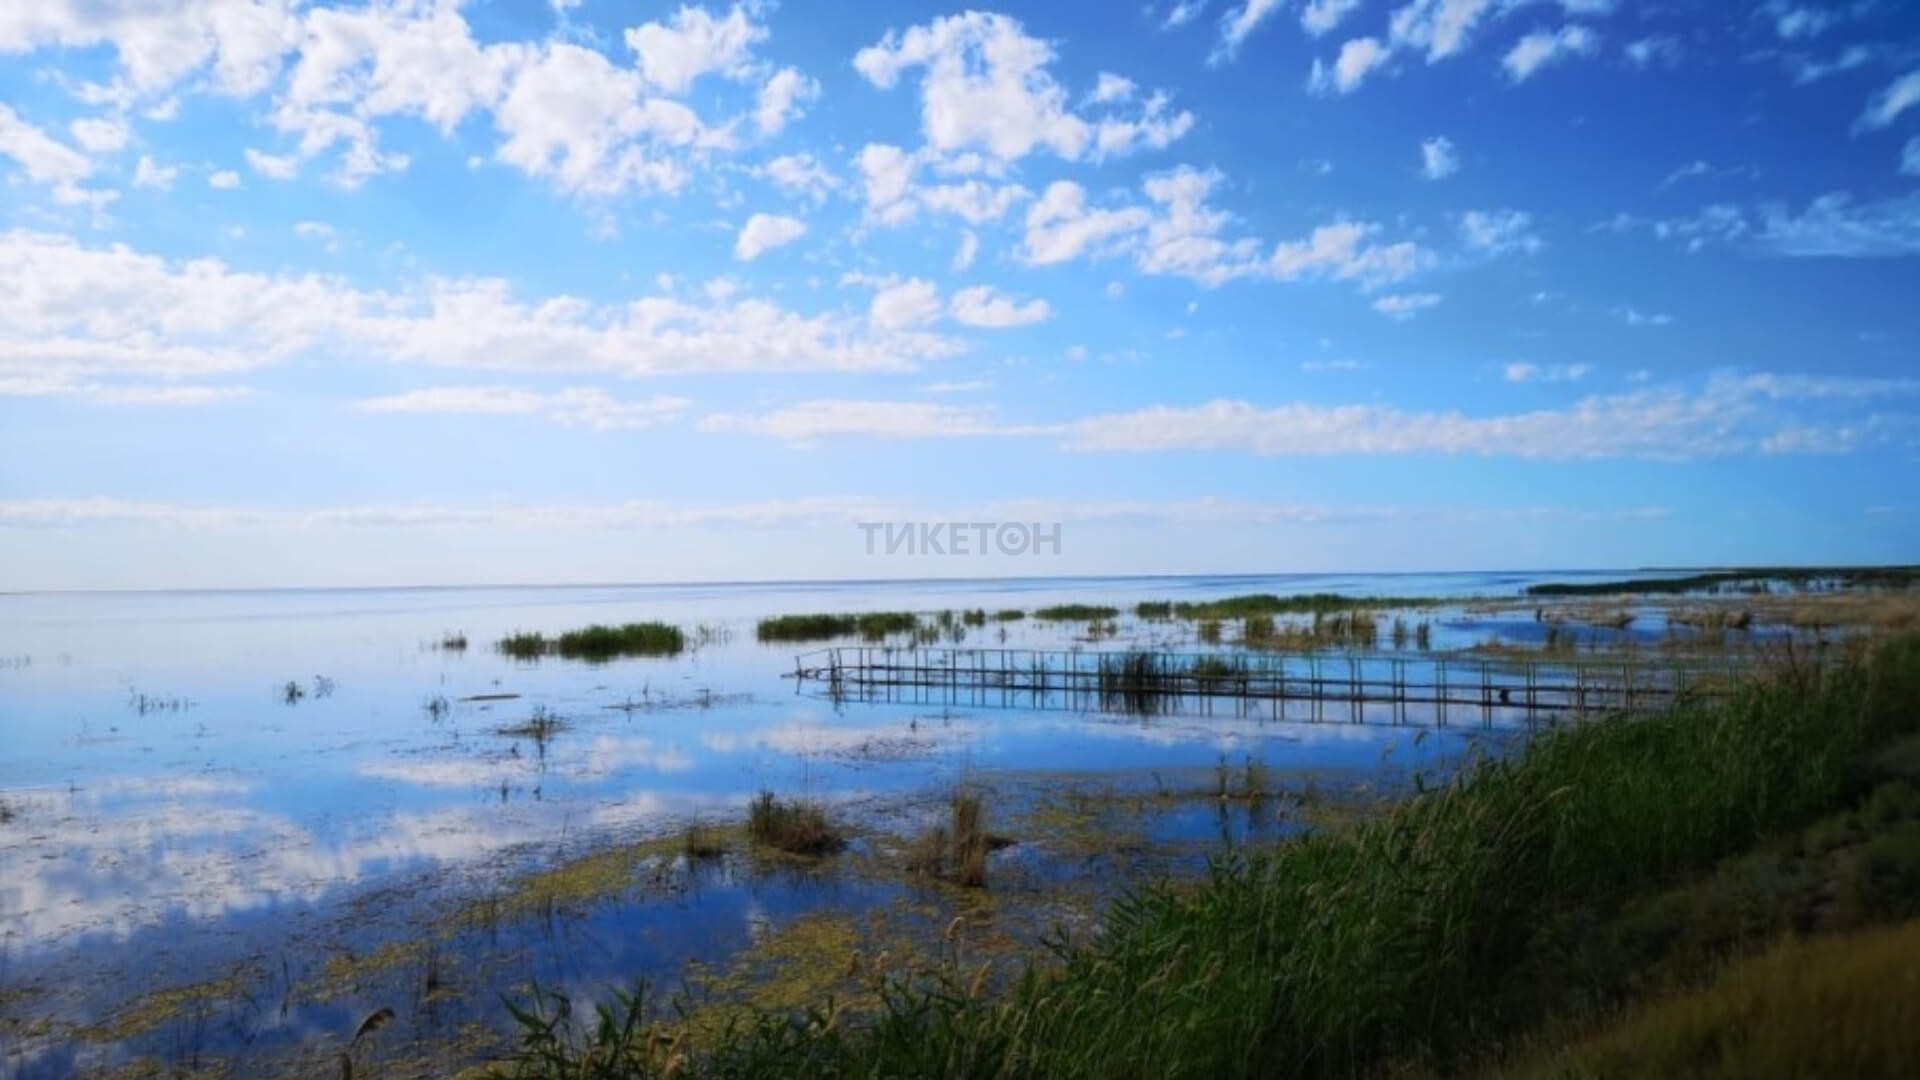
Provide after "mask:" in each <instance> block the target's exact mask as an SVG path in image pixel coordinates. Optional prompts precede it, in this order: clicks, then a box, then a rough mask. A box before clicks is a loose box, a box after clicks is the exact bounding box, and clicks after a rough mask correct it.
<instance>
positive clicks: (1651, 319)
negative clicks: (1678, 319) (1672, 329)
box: [1613, 304, 1673, 326]
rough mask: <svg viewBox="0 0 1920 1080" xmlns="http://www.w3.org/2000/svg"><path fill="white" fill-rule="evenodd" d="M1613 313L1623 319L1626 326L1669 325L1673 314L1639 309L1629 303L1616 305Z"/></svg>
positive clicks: (1671, 322)
mask: <svg viewBox="0 0 1920 1080" xmlns="http://www.w3.org/2000/svg"><path fill="white" fill-rule="evenodd" d="M1613 310H1614V314H1616V315H1618V316H1620V318H1621V319H1623V320H1625V322H1626V324H1627V325H1628V326H1671V325H1672V324H1673V316H1671V315H1668V314H1666V313H1665V312H1660V311H1641V310H1640V309H1639V308H1637V307H1634V306H1633V305H1631V304H1627V305H1624V306H1621V307H1617V308H1615V309H1613Z"/></svg>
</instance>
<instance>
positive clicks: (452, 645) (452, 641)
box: [440, 630, 467, 652]
mask: <svg viewBox="0 0 1920 1080" xmlns="http://www.w3.org/2000/svg"><path fill="white" fill-rule="evenodd" d="M440 648H441V649H443V650H445V651H447V652H466V651H467V632H466V631H465V630H456V631H451V632H449V633H445V634H442V635H440Z"/></svg>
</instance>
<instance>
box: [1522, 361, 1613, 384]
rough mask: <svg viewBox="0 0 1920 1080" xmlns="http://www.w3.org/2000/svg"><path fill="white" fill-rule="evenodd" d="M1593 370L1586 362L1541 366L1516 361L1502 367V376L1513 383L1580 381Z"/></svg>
mask: <svg viewBox="0 0 1920 1080" xmlns="http://www.w3.org/2000/svg"><path fill="white" fill-rule="evenodd" d="M1592 370H1593V368H1592V367H1590V366H1589V365H1586V364H1550V365H1548V366H1546V367H1541V366H1540V365H1538V364H1528V363H1515V364H1508V365H1507V366H1506V367H1504V368H1502V369H1501V377H1502V378H1504V379H1506V380H1507V381H1508V382H1511V383H1524V382H1578V381H1580V380H1581V379H1584V378H1586V377H1587V375H1588V373H1589V372H1591V371H1592Z"/></svg>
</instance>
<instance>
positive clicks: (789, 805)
mask: <svg viewBox="0 0 1920 1080" xmlns="http://www.w3.org/2000/svg"><path fill="white" fill-rule="evenodd" d="M747 835H748V836H750V837H752V838H753V841H754V842H755V843H757V844H764V845H766V846H767V847H770V848H774V849H776V850H778V851H784V852H786V853H788V854H790V855H831V854H833V853H834V852H837V851H839V850H841V849H842V848H844V847H846V846H847V840H846V837H845V836H843V835H841V833H840V831H839V830H838V829H836V828H835V827H834V825H833V822H832V821H831V820H829V819H828V818H827V812H826V810H825V809H823V808H822V807H821V806H820V805H819V804H817V803H813V802H808V801H804V800H799V799H794V800H784V799H781V798H780V797H778V796H776V795H775V794H774V793H773V792H771V791H762V792H761V793H760V794H759V796H757V797H756V798H755V799H754V800H753V804H752V805H751V806H750V807H748V809H747Z"/></svg>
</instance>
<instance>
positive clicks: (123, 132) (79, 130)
mask: <svg viewBox="0 0 1920 1080" xmlns="http://www.w3.org/2000/svg"><path fill="white" fill-rule="evenodd" d="M67 131H68V132H70V133H71V134H72V135H73V141H74V142H77V143H79V144H80V145H81V146H84V147H86V148H87V149H88V150H89V151H91V152H92V153H95V154H107V153H112V152H113V151H115V150H118V149H120V148H122V147H124V146H126V145H127V136H128V134H129V132H128V131H127V124H126V121H124V120H121V119H119V118H118V117H94V116H88V117H82V118H81V119H79V120H75V121H74V122H73V123H71V124H68V125H67Z"/></svg>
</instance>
